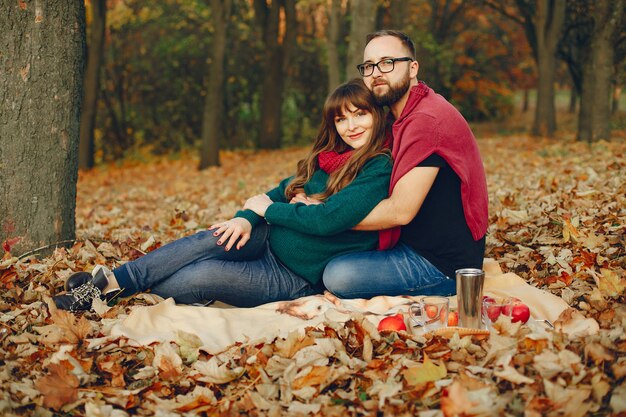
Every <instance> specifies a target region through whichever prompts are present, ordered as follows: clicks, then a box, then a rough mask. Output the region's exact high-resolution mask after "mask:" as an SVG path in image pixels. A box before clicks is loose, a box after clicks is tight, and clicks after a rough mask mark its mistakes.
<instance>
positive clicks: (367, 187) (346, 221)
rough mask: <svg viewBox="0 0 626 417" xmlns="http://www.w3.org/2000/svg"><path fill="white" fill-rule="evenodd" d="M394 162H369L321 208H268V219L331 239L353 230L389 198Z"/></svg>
mask: <svg viewBox="0 0 626 417" xmlns="http://www.w3.org/2000/svg"><path fill="white" fill-rule="evenodd" d="M391 168H392V165H391V158H389V157H388V156H387V155H380V156H376V157H374V158H372V159H371V160H369V161H368V162H367V163H366V164H365V165H364V166H363V168H362V169H361V172H359V174H358V175H357V176H356V178H355V179H354V180H353V181H352V182H351V183H350V184H348V186H346V187H345V188H343V189H342V190H340V191H339V192H338V193H336V194H334V195H332V196H330V197H328V198H327V199H326V201H325V202H324V203H322V204H317V205H309V206H307V205H305V204H302V203H298V204H289V203H288V202H276V203H274V204H272V205H271V206H269V207H268V209H267V210H266V212H265V219H266V220H267V221H268V222H269V223H271V224H277V225H280V226H283V227H287V228H290V229H293V230H298V231H300V232H303V233H307V234H311V235H318V236H330V235H334V234H337V233H339V232H343V231H344V230H348V229H351V228H352V227H354V226H356V225H357V224H358V223H359V222H360V221H361V220H363V219H364V218H365V217H366V216H367V215H368V214H369V212H370V211H372V209H373V208H374V207H376V205H377V204H378V203H379V202H380V201H381V200H383V199H384V198H386V197H387V195H388V192H389V179H390V176H391Z"/></svg>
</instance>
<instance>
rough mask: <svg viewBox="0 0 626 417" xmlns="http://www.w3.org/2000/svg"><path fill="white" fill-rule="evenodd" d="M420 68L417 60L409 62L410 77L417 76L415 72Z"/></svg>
mask: <svg viewBox="0 0 626 417" xmlns="http://www.w3.org/2000/svg"><path fill="white" fill-rule="evenodd" d="M419 70H420V64H419V62H417V61H413V62H411V67H410V69H409V75H410V76H411V78H417V73H418V72H419Z"/></svg>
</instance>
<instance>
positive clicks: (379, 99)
mask: <svg viewBox="0 0 626 417" xmlns="http://www.w3.org/2000/svg"><path fill="white" fill-rule="evenodd" d="M387 86H388V87H389V88H388V89H387V92H386V93H385V94H382V95H377V94H376V93H374V101H376V104H378V105H379V106H391V105H392V104H394V103H395V102H397V101H398V100H400V99H401V98H402V96H404V94H405V93H406V92H407V91H408V89H409V87H410V86H411V77H409V75H408V74H406V76H405V77H404V78H403V79H401V80H400V81H398V82H397V83H396V84H394V85H391V84H387ZM372 92H373V91H372Z"/></svg>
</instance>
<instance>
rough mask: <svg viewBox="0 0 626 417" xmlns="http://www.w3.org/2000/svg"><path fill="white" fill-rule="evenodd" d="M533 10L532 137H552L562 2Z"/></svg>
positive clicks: (541, 1)
mask: <svg viewBox="0 0 626 417" xmlns="http://www.w3.org/2000/svg"><path fill="white" fill-rule="evenodd" d="M536 7H537V10H536V15H535V19H536V21H535V34H536V42H537V69H538V78H539V79H538V85H537V106H536V108H535V121H534V123H533V128H532V133H533V134H534V135H542V136H549V137H551V136H553V135H554V131H555V130H556V110H555V106H554V82H555V77H556V50H557V46H558V42H559V38H560V33H561V29H562V28H563V22H564V21H565V0H537V3H536Z"/></svg>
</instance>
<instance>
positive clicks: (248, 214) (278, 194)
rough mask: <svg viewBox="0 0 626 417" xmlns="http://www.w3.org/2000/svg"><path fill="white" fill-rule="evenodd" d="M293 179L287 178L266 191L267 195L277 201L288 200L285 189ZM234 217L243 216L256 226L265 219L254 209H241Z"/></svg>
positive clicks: (283, 201)
mask: <svg viewBox="0 0 626 417" xmlns="http://www.w3.org/2000/svg"><path fill="white" fill-rule="evenodd" d="M292 179H293V177H289V178H285V179H284V180H282V181H281V182H280V183H279V184H278V186H277V187H275V188H272V189H271V190H269V191H268V192H266V193H265V195H267V196H268V197H269V198H270V200H272V201H273V202H275V203H285V202H287V199H286V198H285V189H286V188H287V185H289V183H290V182H291V180H292ZM234 217H243V218H244V219H246V220H248V221H249V222H250V224H251V225H252V227H254V226H256V225H257V224H259V222H260V221H261V220H263V217H261V216H259V215H258V214H256V213H255V212H254V211H252V210H239V211H238V212H237V213H235V216H234Z"/></svg>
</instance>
